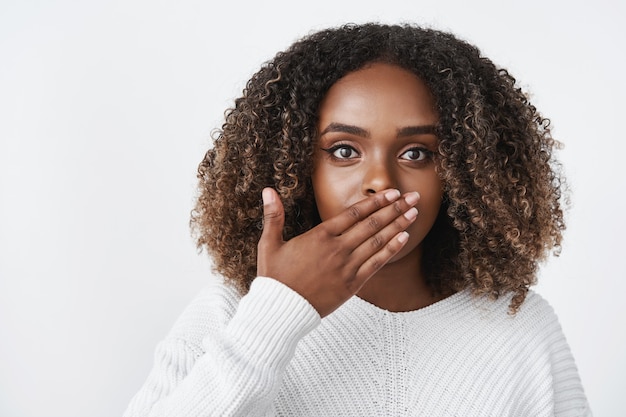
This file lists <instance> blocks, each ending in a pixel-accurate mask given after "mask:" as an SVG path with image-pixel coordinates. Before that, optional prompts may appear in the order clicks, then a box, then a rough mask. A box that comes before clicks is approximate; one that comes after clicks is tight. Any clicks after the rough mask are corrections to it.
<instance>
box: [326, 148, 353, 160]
mask: <svg viewBox="0 0 626 417" xmlns="http://www.w3.org/2000/svg"><path fill="white" fill-rule="evenodd" d="M322 150H323V151H325V152H328V153H329V154H330V155H331V156H332V157H333V158H335V159H353V158H358V156H359V153H358V152H357V151H356V149H354V148H353V147H352V146H349V145H335V146H332V147H330V148H328V149H322Z"/></svg>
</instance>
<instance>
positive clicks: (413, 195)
mask: <svg viewBox="0 0 626 417" xmlns="http://www.w3.org/2000/svg"><path fill="white" fill-rule="evenodd" d="M419 199H420V195H419V193H418V192H417V191H413V192H410V193H408V194H407V195H406V196H405V197H404V201H406V203H407V204H408V205H410V206H414V205H415V204H417V201H418V200H419Z"/></svg>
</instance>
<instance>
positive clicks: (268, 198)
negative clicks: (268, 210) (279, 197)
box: [263, 188, 275, 204]
mask: <svg viewBox="0 0 626 417" xmlns="http://www.w3.org/2000/svg"><path fill="white" fill-rule="evenodd" d="M274 195H275V194H274V193H273V192H272V190H271V189H269V188H264V189H263V203H264V204H272V203H273V202H274Z"/></svg>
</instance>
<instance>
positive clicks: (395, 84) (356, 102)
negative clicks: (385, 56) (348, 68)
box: [319, 63, 438, 125]
mask: <svg viewBox="0 0 626 417" xmlns="http://www.w3.org/2000/svg"><path fill="white" fill-rule="evenodd" d="M329 118H332V119H336V118H340V119H342V120H339V121H341V122H344V123H354V122H359V123H358V124H359V125H360V124H363V123H366V124H371V123H376V122H377V121H381V120H386V121H390V120H392V119H393V120H396V121H397V122H398V123H402V121H405V122H406V123H410V124H418V125H419V124H435V123H436V122H437V120H438V117H437V112H436V109H435V100H434V97H433V95H432V94H431V92H430V90H429V89H428V87H427V86H426V84H424V82H423V81H422V80H420V79H419V78H418V77H417V76H416V75H415V74H413V73H412V72H409V71H408V70H405V69H403V68H401V67H398V66H395V65H390V64H384V63H374V64H371V65H368V66H366V67H364V68H362V69H360V70H357V71H354V72H351V73H349V74H347V75H346V76H344V77H343V78H341V79H339V80H338V81H337V82H336V83H335V84H333V85H332V87H331V88H330V89H329V90H328V93H327V94H326V96H325V97H324V99H323V100H322V102H321V105H320V111H319V121H320V124H323V123H324V122H325V121H326V122H329V120H328V119H329ZM332 121H335V122H336V121H338V120H332ZM332 121H330V122H332Z"/></svg>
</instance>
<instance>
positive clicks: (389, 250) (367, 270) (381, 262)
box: [355, 231, 409, 288]
mask: <svg viewBox="0 0 626 417" xmlns="http://www.w3.org/2000/svg"><path fill="white" fill-rule="evenodd" d="M408 240H409V234H408V233H407V232H405V231H402V232H400V233H397V234H396V235H394V237H393V238H392V239H391V240H390V241H389V242H387V244H385V246H384V247H383V248H382V249H380V250H379V251H378V252H376V253H375V254H374V255H373V256H371V257H370V258H368V259H367V260H366V261H365V262H363V264H362V265H361V267H360V268H359V269H358V270H357V272H356V275H355V285H357V286H359V288H360V287H361V286H363V284H365V283H366V282H367V280H368V279H370V278H371V277H372V276H373V275H374V274H375V273H376V272H378V270H380V269H381V268H382V267H383V266H385V265H386V264H387V262H389V261H390V260H391V258H393V257H394V256H395V255H396V254H397V253H398V252H400V250H401V249H402V248H403V247H404V245H406V242H408Z"/></svg>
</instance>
